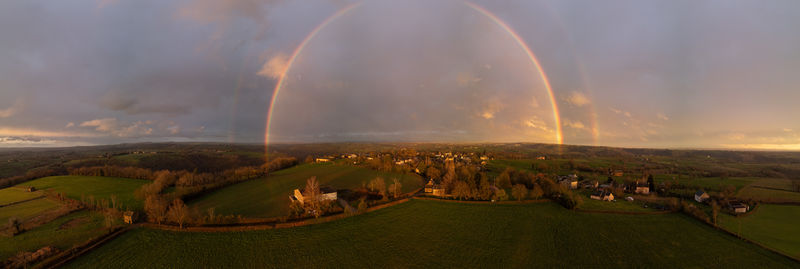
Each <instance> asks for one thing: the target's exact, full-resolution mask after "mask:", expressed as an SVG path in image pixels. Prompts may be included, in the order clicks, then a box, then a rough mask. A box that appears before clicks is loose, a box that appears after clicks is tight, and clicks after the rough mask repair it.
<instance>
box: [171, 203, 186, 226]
mask: <svg viewBox="0 0 800 269" xmlns="http://www.w3.org/2000/svg"><path fill="white" fill-rule="evenodd" d="M167 216H169V220H170V221H172V222H175V223H177V224H178V225H179V226H180V228H181V229H183V224H184V223H186V221H188V220H189V208H188V207H186V204H184V203H183V201H182V200H181V199H175V200H172V204H171V205H170V206H169V211H167Z"/></svg>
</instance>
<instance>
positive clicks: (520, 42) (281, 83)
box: [264, 2, 564, 147]
mask: <svg viewBox="0 0 800 269" xmlns="http://www.w3.org/2000/svg"><path fill="white" fill-rule="evenodd" d="M463 3H464V4H465V5H466V6H468V7H470V8H471V9H473V10H475V11H477V12H478V13H480V14H482V15H484V16H486V17H488V18H489V19H490V20H491V21H492V22H494V23H495V24H497V25H498V26H500V28H502V29H503V30H504V31H505V32H506V33H508V34H509V35H510V36H511V37H512V38H513V39H514V41H515V42H516V43H517V45H519V46H520V48H522V50H523V51H525V54H526V55H527V57H528V59H529V60H530V61H531V63H533V65H534V66H535V67H536V70H537V72H538V75H539V77H540V78H541V79H542V82H543V83H544V86H545V89H546V90H547V94H548V97H549V99H550V104H551V105H552V109H553V120H554V121H555V125H556V129H555V131H556V137H555V142H556V144H559V145H560V144H562V143H563V142H564V140H563V137H562V133H561V117H560V114H559V111H558V104H557V103H556V99H555V95H554V94H553V88H552V86H551V85H550V81H549V80H548V79H547V75H546V74H545V72H544V69H543V68H542V65H541V64H540V63H539V60H538V59H537V58H536V55H534V54H533V52H532V51H531V49H530V47H528V45H527V44H526V43H525V41H523V40H522V38H521V37H520V36H519V35H518V34H517V33H516V32H515V31H514V30H513V29H511V27H509V26H508V24H506V23H505V22H503V21H502V20H501V19H500V18H498V17H497V16H495V15H494V14H493V13H491V12H489V11H488V10H486V9H484V8H482V7H480V6H478V5H476V4H473V3H470V2H463ZM360 5H361V2H359V3H353V4H350V5H348V6H347V7H345V8H343V9H341V10H339V11H338V12H336V13H335V14H333V15H331V16H330V17H328V18H327V19H325V20H324V21H323V22H322V23H320V24H319V25H318V26H317V27H315V28H314V29H313V30H312V31H311V33H309V34H308V36H306V38H305V39H303V41H302V42H300V45H298V46H297V48H296V49H295V50H294V52H293V53H292V55H291V57H289V60H288V62H287V64H286V70H283V73H282V74H281V76H280V78H278V82H277V83H276V85H275V91H274V92H273V93H272V100H271V101H270V104H269V109H268V112H267V123H266V130H265V132H264V144H265V147H266V146H268V145H269V141H270V140H269V139H270V137H269V134H270V124H271V122H272V114H273V109H274V108H275V103H276V101H277V100H278V94H279V93H280V91H281V89H282V88H283V86H284V85H285V79H286V75H287V74H288V73H289V70H291V69H292V65H293V64H294V62H295V60H297V57H298V56H299V55H300V53H301V52H303V49H304V48H305V47H306V45H308V43H309V41H311V39H313V38H314V37H315V36H316V35H317V34H318V33H319V32H320V31H321V30H322V29H324V28H325V27H326V26H328V25H329V24H330V23H331V22H333V21H335V20H336V19H338V18H340V17H342V16H343V15H345V14H347V13H348V12H350V11H351V10H353V9H355V8H356V7H358V6H360Z"/></svg>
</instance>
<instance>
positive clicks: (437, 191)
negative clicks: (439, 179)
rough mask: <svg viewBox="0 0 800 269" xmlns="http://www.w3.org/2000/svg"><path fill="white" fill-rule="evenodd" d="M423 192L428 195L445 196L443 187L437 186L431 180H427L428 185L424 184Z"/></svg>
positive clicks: (445, 191) (445, 192)
mask: <svg viewBox="0 0 800 269" xmlns="http://www.w3.org/2000/svg"><path fill="white" fill-rule="evenodd" d="M424 192H425V194H428V195H433V196H440V197H441V196H445V195H446V194H447V190H445V188H444V186H442V184H437V183H436V182H434V181H433V179H431V180H429V181H428V184H425V188H424Z"/></svg>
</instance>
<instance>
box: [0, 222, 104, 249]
mask: <svg viewBox="0 0 800 269" xmlns="http://www.w3.org/2000/svg"><path fill="white" fill-rule="evenodd" d="M103 220H104V218H103V216H102V215H101V214H99V213H94V212H89V211H86V210H84V211H79V212H75V213H72V214H69V215H66V216H63V217H60V218H58V219H56V220H54V221H51V222H50V223H47V224H45V225H42V226H39V227H36V228H34V229H33V230H30V231H26V232H24V233H22V234H19V235H17V236H14V237H3V236H0V260H5V259H8V258H9V257H11V256H13V255H14V254H16V253H17V252H19V251H36V250H37V249H40V248H42V247H44V246H54V247H56V248H58V249H60V250H66V249H68V248H70V247H72V246H74V245H76V244H79V243H83V242H85V241H87V240H89V238H92V237H95V236H98V235H100V234H102V233H103Z"/></svg>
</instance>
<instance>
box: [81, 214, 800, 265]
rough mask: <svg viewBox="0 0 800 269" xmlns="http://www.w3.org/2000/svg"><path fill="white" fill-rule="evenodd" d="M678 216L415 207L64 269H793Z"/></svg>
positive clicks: (152, 246)
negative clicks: (431, 268)
mask: <svg viewBox="0 0 800 269" xmlns="http://www.w3.org/2000/svg"><path fill="white" fill-rule="evenodd" d="M798 266H800V264H798V263H797V262H795V261H793V260H790V259H788V258H785V257H783V256H780V255H778V254H775V253H772V252H770V251H767V250H765V249H763V248H760V247H757V246H755V245H752V244H748V243H746V242H744V241H741V240H739V239H736V238H735V237H732V236H730V235H727V234H724V233H721V232H718V231H716V230H714V229H712V228H710V227H708V226H707V225H705V224H702V223H699V222H697V221H696V220H694V219H691V218H689V217H686V216H684V215H681V214H666V215H641V216H631V215H614V214H586V213H578V212H573V211H568V210H566V209H564V208H562V207H561V206H559V205H557V204H554V203H539V204H525V205H488V204H458V203H445V202H438V201H422V200H413V201H410V202H407V203H404V204H400V205H397V206H394V207H390V208H387V209H382V210H378V211H375V212H371V213H366V214H364V215H360V216H355V217H351V218H346V219H343V220H338V221H333V222H328V223H322V224H317V225H310V226H303V227H297V228H290V229H278V230H264V231H249V232H223V233H190V232H171V231H162V230H152V229H144V228H140V229H136V230H133V231H130V232H128V233H125V234H123V235H122V236H120V237H119V238H117V239H115V240H113V241H111V242H109V243H107V244H104V245H103V246H101V247H100V248H98V249H96V250H94V251H92V252H90V253H88V254H87V255H84V256H81V257H79V258H78V259H77V260H75V261H73V262H72V263H71V264H68V265H67V266H66V267H67V268H88V267H98V268H145V267H148V268H166V267H185V268H200V267H207V268H220V267H247V268H303V267H314V268H319V267H330V268H332V267H336V268H386V267H416V268H419V267H426V268H429V267H444V268H465V267H468V268H476V267H498V268H531V267H541V268H565V267H570V268H597V267H604V268H687V267H695V268H747V267H752V268H797V267H798Z"/></svg>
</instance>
